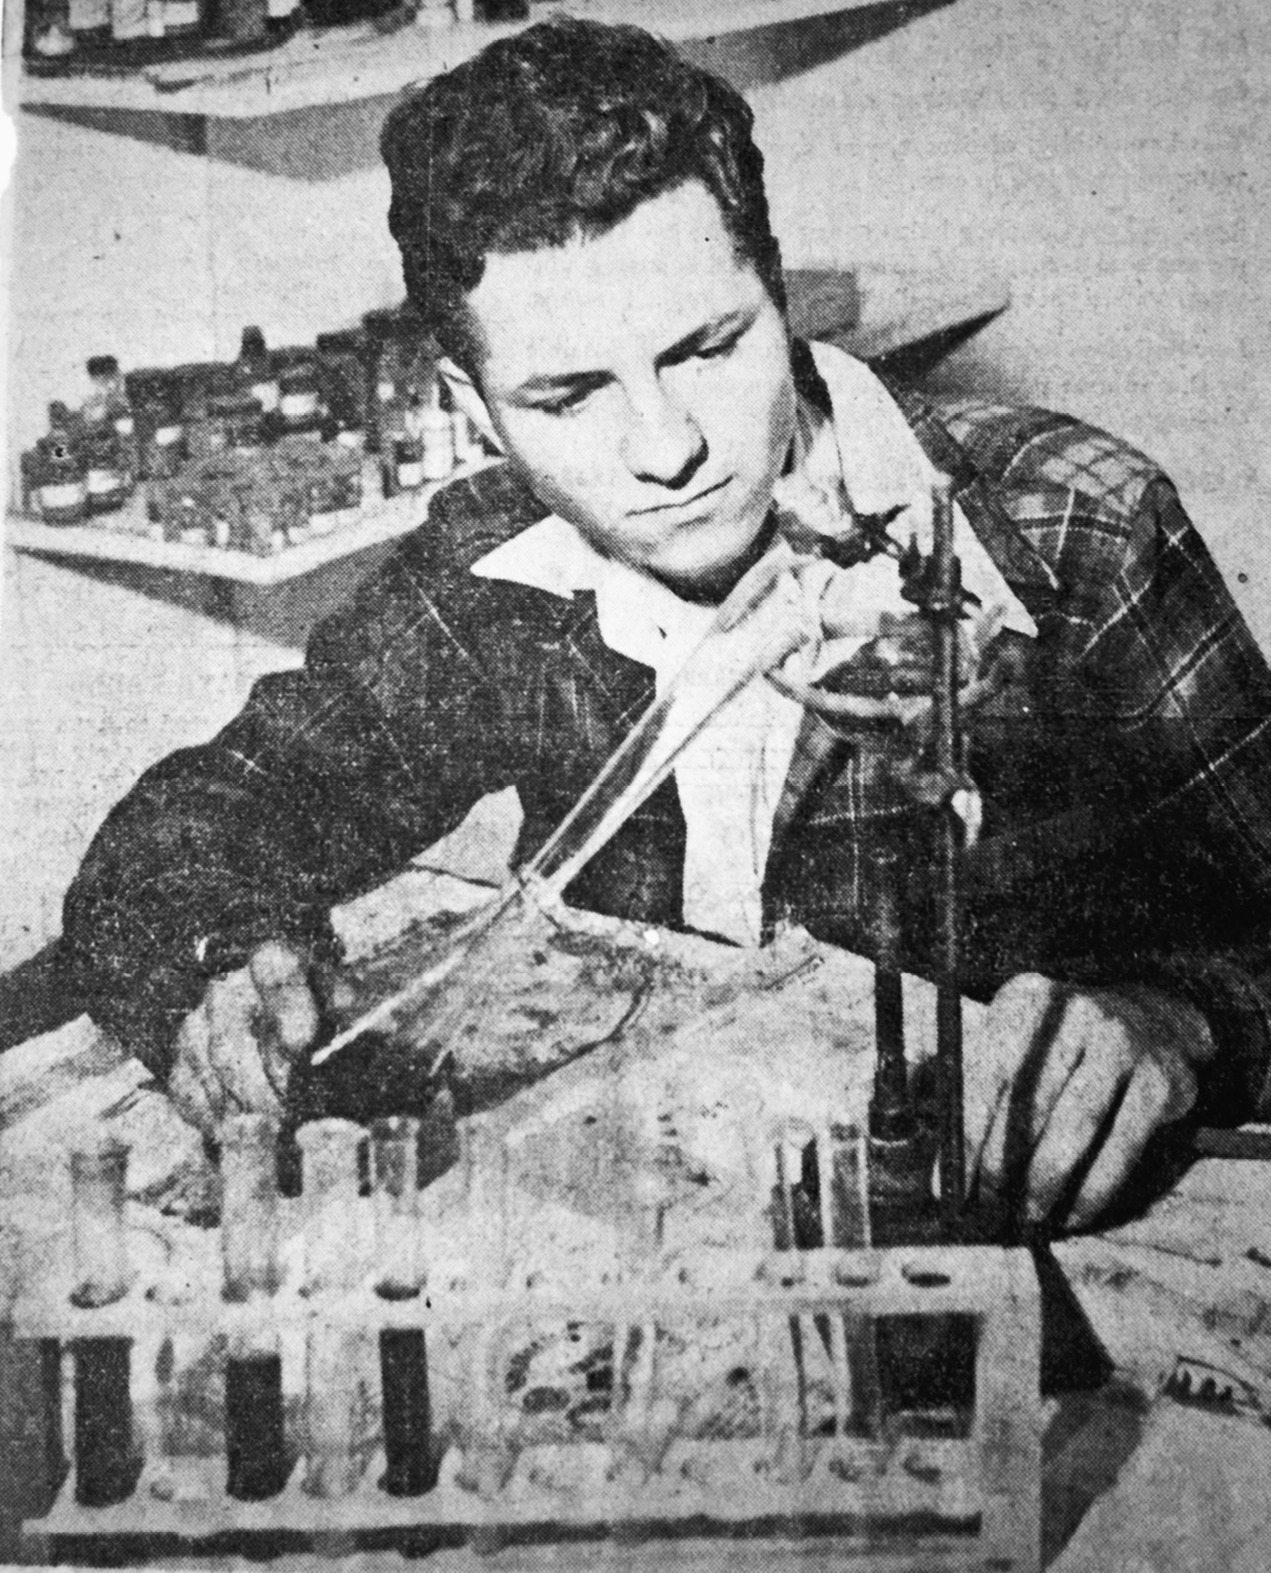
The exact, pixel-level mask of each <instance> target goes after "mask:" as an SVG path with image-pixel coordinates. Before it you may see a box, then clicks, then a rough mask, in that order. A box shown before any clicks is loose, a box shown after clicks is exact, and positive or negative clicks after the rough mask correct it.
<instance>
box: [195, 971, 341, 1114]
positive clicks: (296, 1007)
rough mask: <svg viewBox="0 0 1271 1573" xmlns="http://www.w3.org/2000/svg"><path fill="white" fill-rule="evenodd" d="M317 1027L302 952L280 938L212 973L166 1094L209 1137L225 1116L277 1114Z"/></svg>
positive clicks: (315, 1011) (315, 1009) (316, 1013)
mask: <svg viewBox="0 0 1271 1573" xmlns="http://www.w3.org/2000/svg"><path fill="white" fill-rule="evenodd" d="M317 1031H318V1006H317V1002H316V1000H315V999H314V997H313V991H312V990H311V989H310V987H309V979H308V971H307V968H306V962H305V957H304V956H303V955H302V954H301V953H300V952H298V951H296V950H294V949H293V948H292V947H291V946H289V945H284V944H283V943H282V942H281V941H278V940H270V941H268V942H267V943H266V944H264V945H261V946H260V947H259V948H258V949H257V950H256V951H254V952H253V954H252V956H251V959H250V961H249V962H248V964H247V966H245V967H242V968H240V969H239V971H237V972H231V973H229V974H227V975H226V976H225V977H223V978H214V979H213V980H212V982H211V983H209V984H208V987H207V992H206V993H205V994H204V996H203V1000H202V1003H201V1004H200V1005H199V1007H198V1009H197V1010H193V1011H191V1012H190V1014H189V1015H188V1016H187V1017H186V1018H185V1021H184V1022H183V1023H182V1024H181V1030H180V1032H179V1033H178V1035H177V1042H176V1059H175V1061H174V1063H173V1067H172V1073H171V1075H170V1076H169V1078H168V1092H169V1094H170V1096H171V1098H172V1101H173V1102H174V1103H175V1104H176V1106H177V1109H178V1111H179V1112H180V1114H181V1116H182V1118H183V1119H186V1120H188V1121H189V1122H190V1124H191V1125H195V1126H197V1127H198V1129H199V1130H201V1131H203V1132H204V1134H205V1135H208V1136H214V1135H215V1134H216V1130H217V1127H218V1126H219V1124H220V1123H221V1121H222V1120H224V1119H225V1118H226V1117H227V1116H228V1115H231V1114H240V1113H243V1112H245V1111H252V1112H257V1113H262V1114H271V1113H277V1112H279V1111H280V1110H281V1108H282V1103H283V1099H284V1098H285V1096H286V1092H287V1081H288V1078H289V1077H290V1075H291V1068H292V1066H293V1065H294V1064H295V1063H296V1061H297V1060H298V1059H299V1058H300V1056H301V1055H302V1054H303V1053H304V1051H305V1050H306V1049H307V1048H308V1047H309V1045H310V1044H311V1043H312V1042H313V1040H314V1037H315V1036H316V1034H317Z"/></svg>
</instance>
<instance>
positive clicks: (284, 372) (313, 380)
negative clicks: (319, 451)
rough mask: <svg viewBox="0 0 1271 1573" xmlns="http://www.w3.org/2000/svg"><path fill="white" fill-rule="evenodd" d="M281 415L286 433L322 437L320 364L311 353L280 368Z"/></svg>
mask: <svg viewBox="0 0 1271 1573" xmlns="http://www.w3.org/2000/svg"><path fill="white" fill-rule="evenodd" d="M278 416H279V423H280V425H281V429H282V431H283V433H284V435H285V436H288V437H312V438H314V439H315V440H320V439H321V436H322V398H321V394H320V391H319V388H318V368H317V364H316V362H315V361H314V360H313V359H312V357H311V356H306V357H305V358H303V359H301V358H297V359H295V360H293V361H291V362H290V363H289V364H284V365H283V366H281V367H280V368H279V371H278Z"/></svg>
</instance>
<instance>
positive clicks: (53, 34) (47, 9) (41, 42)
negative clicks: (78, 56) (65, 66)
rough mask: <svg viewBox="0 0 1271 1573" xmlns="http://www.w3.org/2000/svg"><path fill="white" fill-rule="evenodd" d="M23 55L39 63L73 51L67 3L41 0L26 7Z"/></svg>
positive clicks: (73, 42)
mask: <svg viewBox="0 0 1271 1573" xmlns="http://www.w3.org/2000/svg"><path fill="white" fill-rule="evenodd" d="M26 29H27V33H26V52H27V54H29V55H34V56H35V57H36V58H37V59H40V60H57V59H60V58H62V57H63V56H65V55H69V54H73V53H74V50H75V35H74V34H73V33H72V32H71V29H70V11H69V5H68V3H67V0H43V3H41V4H31V5H28V6H27V8H26Z"/></svg>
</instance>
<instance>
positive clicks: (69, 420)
mask: <svg viewBox="0 0 1271 1573" xmlns="http://www.w3.org/2000/svg"><path fill="white" fill-rule="evenodd" d="M31 493H32V498H33V500H34V502H35V506H36V507H37V508H38V509H39V513H40V517H41V518H42V519H43V520H44V522H45V524H57V525H65V524H80V523H82V522H83V520H84V519H85V518H86V517H87V515H88V487H87V484H86V481H85V477H84V464H83V459H82V457H81V455H80V453H79V451H78V443H77V442H76V440H75V434H74V417H73V416H72V414H71V412H70V410H68V409H67V407H66V405H65V404H62V403H60V402H59V401H57V400H54V402H53V403H52V404H50V405H49V432H48V436H47V437H44V438H42V439H41V440H40V442H39V444H38V445H37V447H36V459H35V463H34V467H33V473H32V485H31Z"/></svg>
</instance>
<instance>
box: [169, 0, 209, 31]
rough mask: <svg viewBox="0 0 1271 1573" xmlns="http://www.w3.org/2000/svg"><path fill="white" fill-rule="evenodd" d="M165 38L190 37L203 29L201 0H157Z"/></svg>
mask: <svg viewBox="0 0 1271 1573" xmlns="http://www.w3.org/2000/svg"><path fill="white" fill-rule="evenodd" d="M159 4H160V7H161V9H162V11H163V33H164V37H165V38H191V37H194V36H195V35H197V34H199V33H201V32H202V31H203V3H202V0H159Z"/></svg>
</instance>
